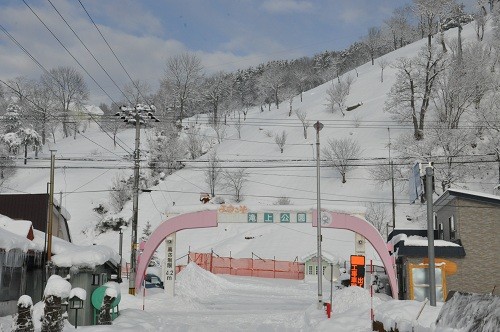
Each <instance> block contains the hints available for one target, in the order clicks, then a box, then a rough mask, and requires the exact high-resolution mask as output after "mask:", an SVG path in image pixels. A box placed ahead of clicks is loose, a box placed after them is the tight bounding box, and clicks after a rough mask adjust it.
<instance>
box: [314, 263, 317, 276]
mask: <svg viewBox="0 0 500 332" xmlns="http://www.w3.org/2000/svg"><path fill="white" fill-rule="evenodd" d="M314 274H315V275H318V265H316V269H315V270H314Z"/></svg>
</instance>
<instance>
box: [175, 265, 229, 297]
mask: <svg viewBox="0 0 500 332" xmlns="http://www.w3.org/2000/svg"><path fill="white" fill-rule="evenodd" d="M231 285H232V284H231V282H229V281H227V280H226V279H223V278H221V277H218V276H216V275H215V274H212V273H210V272H208V271H206V270H204V269H202V268H201V267H199V266H198V265H196V263H193V262H191V263H189V264H188V265H187V266H186V268H184V269H183V270H182V271H181V272H180V273H179V274H178V276H177V283H176V286H177V293H178V294H179V295H182V296H186V297H192V298H207V297H209V296H211V295H217V294H221V293H222V291H224V290H225V289H228V288H229V287H230V286H231Z"/></svg>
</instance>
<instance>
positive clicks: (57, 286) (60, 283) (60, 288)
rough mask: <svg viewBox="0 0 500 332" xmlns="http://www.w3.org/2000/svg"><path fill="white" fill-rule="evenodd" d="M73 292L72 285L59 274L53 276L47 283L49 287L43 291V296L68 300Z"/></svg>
mask: <svg viewBox="0 0 500 332" xmlns="http://www.w3.org/2000/svg"><path fill="white" fill-rule="evenodd" d="M70 292H71V284H70V283H69V282H68V281H67V280H65V279H63V278H62V277H61V276H58V275H57V274H54V275H51V276H50V278H49V280H48V281H47V286H45V290H44V291H43V296H45V297H47V296H57V297H60V298H67V297H68V296H69V293H70Z"/></svg>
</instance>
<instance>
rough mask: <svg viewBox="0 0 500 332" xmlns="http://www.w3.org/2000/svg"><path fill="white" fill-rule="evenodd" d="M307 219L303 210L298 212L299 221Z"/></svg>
mask: <svg viewBox="0 0 500 332" xmlns="http://www.w3.org/2000/svg"><path fill="white" fill-rule="evenodd" d="M306 221H307V215H306V214H305V213H303V212H299V213H297V222H306Z"/></svg>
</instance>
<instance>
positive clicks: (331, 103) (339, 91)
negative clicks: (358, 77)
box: [326, 78, 351, 116]
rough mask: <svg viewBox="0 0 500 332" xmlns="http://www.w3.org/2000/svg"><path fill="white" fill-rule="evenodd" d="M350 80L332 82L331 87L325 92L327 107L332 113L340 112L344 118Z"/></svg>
mask: <svg viewBox="0 0 500 332" xmlns="http://www.w3.org/2000/svg"><path fill="white" fill-rule="evenodd" d="M350 85H351V80H350V79H348V78H346V79H339V81H338V82H337V83H335V82H334V81H332V84H331V86H330V87H329V88H328V89H327V90H326V100H327V102H328V104H327V105H328V107H329V108H330V110H331V111H332V113H334V112H335V111H340V113H342V116H345V113H344V110H345V109H346V105H345V102H346V99H347V96H348V95H349V91H350V88H351V87H350Z"/></svg>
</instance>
